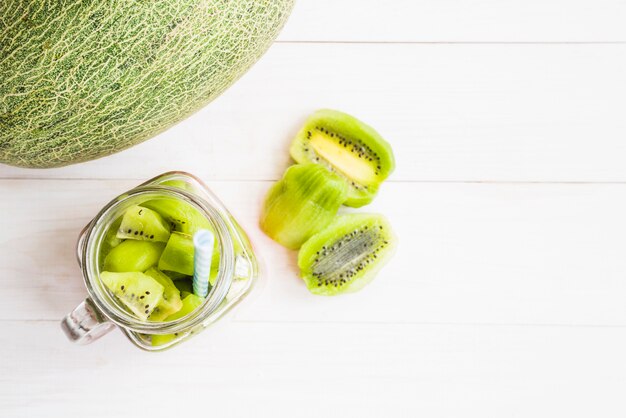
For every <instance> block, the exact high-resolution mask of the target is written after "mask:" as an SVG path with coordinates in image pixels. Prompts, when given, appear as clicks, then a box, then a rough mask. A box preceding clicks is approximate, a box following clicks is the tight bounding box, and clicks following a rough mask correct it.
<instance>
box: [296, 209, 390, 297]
mask: <svg viewBox="0 0 626 418" xmlns="http://www.w3.org/2000/svg"><path fill="white" fill-rule="evenodd" d="M396 242H397V239H396V237H395V235H394V233H393V231H392V230H391V226H390V225H389V222H388V221H387V220H386V219H385V218H384V217H383V216H382V215H378V214H363V213H355V214H348V215H341V216H338V217H337V218H336V219H335V220H334V221H333V222H332V223H331V224H330V225H329V226H328V227H327V228H326V229H324V230H323V231H321V232H320V233H318V234H315V235H313V236H312V237H311V238H310V239H309V240H308V241H307V242H305V243H304V245H303V246H302V248H301V249H300V253H299V254H298V266H299V267H300V274H301V276H302V279H304V281H305V283H306V286H307V288H308V289H309V290H310V291H311V293H314V294H317V295H324V296H332V295H337V294H340V293H346V292H354V291H357V290H360V289H361V288H363V286H365V285H366V284H368V283H369V282H371V281H372V280H373V279H374V277H375V276H376V273H378V271H379V270H380V268H381V267H382V266H383V265H384V264H385V263H386V262H387V260H389V258H390V257H391V255H392V254H393V251H394V249H395V247H396Z"/></svg>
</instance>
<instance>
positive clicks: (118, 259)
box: [103, 239, 165, 272]
mask: <svg viewBox="0 0 626 418" xmlns="http://www.w3.org/2000/svg"><path fill="white" fill-rule="evenodd" d="M164 248H165V244H164V243H162V242H151V241H135V240H130V239H129V240H126V241H124V242H122V243H121V244H119V245H118V246H116V247H115V248H113V249H111V250H110V251H109V253H108V254H107V255H106V257H105V258H104V267H103V268H104V270H106V271H111V272H130V271H139V272H143V271H146V270H147V269H149V268H150V267H152V266H155V265H156V264H157V263H158V262H159V258H160V257H161V253H162V252H163V249H164Z"/></svg>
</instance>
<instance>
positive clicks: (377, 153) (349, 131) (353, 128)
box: [290, 109, 395, 208]
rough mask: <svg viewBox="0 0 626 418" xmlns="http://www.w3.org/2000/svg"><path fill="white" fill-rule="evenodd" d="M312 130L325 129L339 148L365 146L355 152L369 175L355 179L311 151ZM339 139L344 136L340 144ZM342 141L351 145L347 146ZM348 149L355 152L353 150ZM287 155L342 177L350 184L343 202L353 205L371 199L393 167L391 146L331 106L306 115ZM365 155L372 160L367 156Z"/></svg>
mask: <svg viewBox="0 0 626 418" xmlns="http://www.w3.org/2000/svg"><path fill="white" fill-rule="evenodd" d="M315 130H318V131H324V133H326V135H327V137H328V138H330V139H331V140H332V141H333V142H334V143H335V145H336V146H337V148H338V149H340V150H343V151H351V147H352V146H355V147H356V144H360V146H359V149H362V148H361V146H362V147H365V148H366V149H367V153H366V154H367V155H363V154H362V153H361V151H357V152H358V153H359V154H358V156H359V158H360V159H362V160H363V161H364V162H366V163H367V164H369V165H370V166H371V170H372V178H371V179H368V180H367V181H363V182H358V181H356V180H355V179H353V178H352V177H351V173H350V172H348V171H349V170H346V169H344V171H346V172H344V171H342V170H341V169H339V168H338V167H336V166H335V165H334V164H333V163H332V162H331V161H328V160H326V159H325V158H324V157H323V156H320V155H319V154H318V153H317V152H316V151H315V150H314V147H313V146H312V145H311V140H310V138H311V133H312V132H315ZM340 138H341V139H343V141H344V142H343V143H342V142H341V139H340ZM345 141H347V142H348V144H351V145H348V146H346V142H345ZM351 152H352V153H353V154H354V151H351ZM290 154H291V157H292V158H293V159H294V160H295V161H296V162H298V163H306V162H312V163H316V164H320V165H322V166H324V167H326V168H327V169H328V170H330V171H333V172H335V173H337V174H338V175H340V176H341V177H343V178H344V180H345V181H346V183H347V184H348V186H349V191H348V197H347V200H346V202H345V203H344V205H346V206H351V207H355V208H358V207H361V206H364V205H366V204H368V203H370V202H371V201H372V200H374V197H375V196H376V194H377V193H378V188H379V186H380V184H381V183H382V182H383V181H384V180H385V179H387V177H389V175H390V174H391V173H392V172H393V170H394V169H395V159H394V155H393V151H392V149H391V145H389V143H388V142H387V141H385V140H384V139H383V137H382V136H381V135H380V134H379V133H378V132H377V131H376V130H375V129H374V128H372V127H371V126H369V125H367V124H366V123H364V122H362V121H360V120H359V119H357V118H355V117H353V116H351V115H349V114H347V113H343V112H340V111H338V110H332V109H320V110H317V111H316V112H314V113H313V114H312V115H311V116H309V118H308V119H307V120H306V122H305V124H304V126H303V127H302V128H301V129H300V131H299V132H298V134H297V135H296V137H295V139H294V140H293V142H292V143H291V147H290ZM355 155H356V154H355ZM368 156H369V157H370V158H372V159H371V160H370V159H369V158H367V157H368ZM359 161H360V160H359Z"/></svg>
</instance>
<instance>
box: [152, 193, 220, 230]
mask: <svg viewBox="0 0 626 418" xmlns="http://www.w3.org/2000/svg"><path fill="white" fill-rule="evenodd" d="M141 206H143V207H145V208H149V209H151V210H153V211H155V212H157V213H158V214H160V215H161V217H162V218H163V219H165V220H166V221H167V222H169V223H170V226H171V227H172V229H173V230H174V231H178V232H182V233H184V234H188V235H193V234H195V233H196V232H197V231H198V230H199V229H209V230H212V227H211V223H210V222H209V220H208V219H207V218H206V217H205V216H204V215H202V213H200V211H199V210H198V209H196V208H195V207H193V206H192V205H191V204H189V203H188V202H185V201H184V200H180V199H175V198H171V197H163V198H158V199H150V200H147V201H145V202H143V203H142V204H141Z"/></svg>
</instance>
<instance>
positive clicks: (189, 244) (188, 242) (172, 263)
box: [159, 232, 194, 276]
mask: <svg viewBox="0 0 626 418" xmlns="http://www.w3.org/2000/svg"><path fill="white" fill-rule="evenodd" d="M193 255H194V249H193V239H192V238H191V236H189V235H187V234H181V233H180V232H172V234H171V236H170V239H169V241H167V244H166V246H165V249H164V250H163V254H161V258H160V259H159V270H168V271H174V272H177V273H182V274H185V275H187V276H192V275H193Z"/></svg>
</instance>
